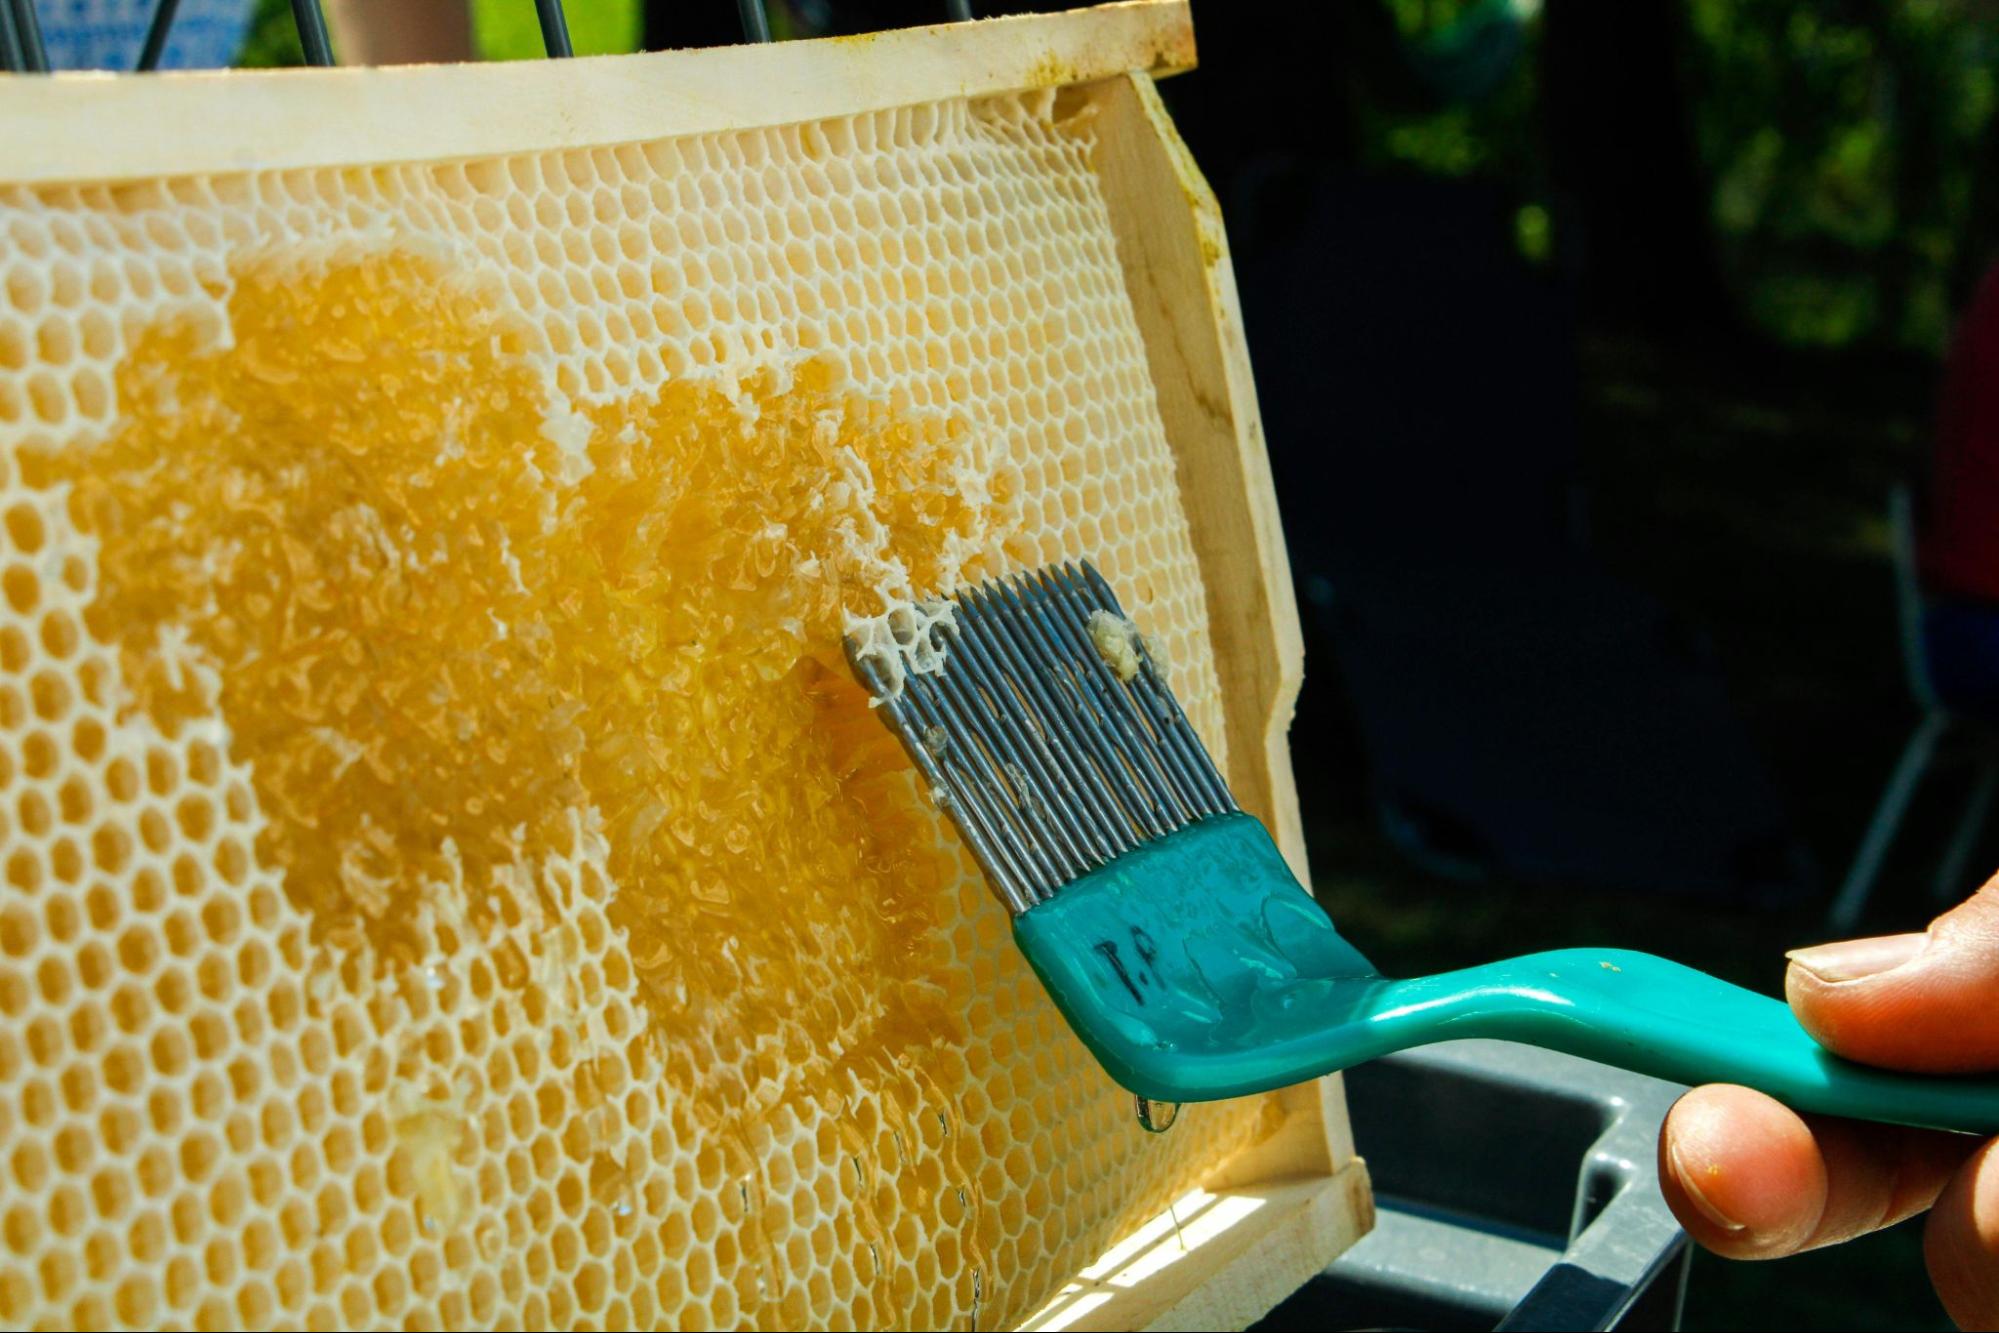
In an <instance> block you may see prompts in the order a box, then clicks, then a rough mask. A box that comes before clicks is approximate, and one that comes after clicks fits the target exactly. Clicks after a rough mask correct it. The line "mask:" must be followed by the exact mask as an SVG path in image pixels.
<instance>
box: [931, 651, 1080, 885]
mask: <svg viewBox="0 0 1999 1333" xmlns="http://www.w3.org/2000/svg"><path fill="white" fill-rule="evenodd" d="M949 674H950V671H949V669H948V668H946V669H945V670H944V671H942V672H940V673H938V674H937V675H936V676H929V677H922V678H919V679H920V683H918V681H915V680H913V681H910V682H905V683H904V685H903V694H904V695H905V696H906V697H909V698H911V699H913V700H914V701H915V702H916V703H917V705H918V706H919V708H920V709H921V711H922V712H925V713H927V714H929V715H930V717H929V719H928V720H929V721H930V722H931V724H932V725H935V726H937V727H938V728H939V730H940V731H941V732H942V733H943V734H944V735H945V736H947V737H950V738H951V742H952V743H951V747H950V749H949V750H948V751H946V753H945V754H943V755H940V756H938V762H939V763H943V764H951V763H954V762H955V763H956V764H958V765H959V766H961V767H968V768H970V769H971V771H972V775H973V777H974V778H975V779H978V780H980V786H981V788H982V790H983V791H984V792H985V793H986V794H987V795H988V796H989V797H990V798H991V799H992V801H993V804H994V805H995V806H996V807H997V810H996V814H997V815H998V816H999V817H1000V818H1002V819H1004V820H1005V821H1006V822H1007V824H1008V825H1009V826H1011V827H1012V828H1014V829H1015V830H1016V831H1017V832H1018V834H1019V837H1020V843H1021V851H1022V852H1023V853H1024V855H1025V857H1026V858H1027V859H1028V860H1029V861H1030V862H1031V863H1032V865H1033V868H1034V870H1035V872H1036V873H1037V874H1038V875H1039V876H1040V883H1043V884H1046V885H1048V886H1051V887H1052V886H1054V885H1057V884H1063V883H1066V882H1067V881H1069V880H1070V879H1073V878H1074V877H1075V875H1074V872H1072V871H1071V870H1070V869H1069V868H1068V867H1067V866H1066V865H1063V864H1060V862H1061V861H1062V860H1063V858H1062V857H1061V855H1060V852H1059V849H1058V846H1057V844H1056V841H1055V839H1054V837H1053V834H1054V830H1053V829H1052V828H1050V827H1049V826H1048V824H1047V822H1046V816H1045V815H1044V814H1042V813H1040V812H1038V811H1036V810H1034V809H1033V808H1032V806H1031V804H1030V802H1029V801H1027V800H1023V799H1021V795H1022V793H1021V791H1020V783H1019V782H1015V781H1011V780H1010V775H1009V774H1007V773H1006V772H1005V771H1004V763H1005V760H1004V757H1003V756H1002V755H1000V754H999V753H997V751H998V749H999V747H998V746H997V745H996V744H995V742H994V740H993V739H992V737H991V735H990V731H989V728H988V727H986V726H982V725H981V721H982V719H980V718H979V717H978V716H977V715H976V712H975V711H974V710H971V709H964V708H960V707H958V706H957V701H956V700H953V699H951V698H950V697H948V695H947V694H946V691H945V688H944V685H943V677H945V676H948V675H949ZM924 739H926V740H927V736H926V737H925V738H924ZM980 741H984V742H985V744H984V745H983V746H982V745H980V744H979V742H980ZM967 749H970V750H972V751H973V755H972V759H973V760H974V761H976V762H975V763H972V762H968V761H967V759H966V758H965V757H964V751H965V750H967ZM1009 793H1011V795H1009Z"/></svg>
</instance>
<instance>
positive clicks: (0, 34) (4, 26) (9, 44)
mask: <svg viewBox="0 0 1999 1333" xmlns="http://www.w3.org/2000/svg"><path fill="white" fill-rule="evenodd" d="M24 63H25V62H24V61H23V59H22V56H21V34H20V33H19V32H18V31H16V30H15V28H14V6H13V5H11V4H8V3H6V0H0V69H5V70H6V71H7V72H8V73H9V74H19V73H20V72H21V70H22V67H23V64H24Z"/></svg>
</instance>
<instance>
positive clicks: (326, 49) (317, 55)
mask: <svg viewBox="0 0 1999 1333" xmlns="http://www.w3.org/2000/svg"><path fill="white" fill-rule="evenodd" d="M292 22H293V23H295V24H297V25H298V44H299V46H300V48H301V49H303V50H304V52H305V63H306V64H308V65H331V64H332V63H333V43H332V42H331V41H330V40H328V38H327V36H326V14H325V12H324V11H322V10H321V9H320V7H319V0H292Z"/></svg>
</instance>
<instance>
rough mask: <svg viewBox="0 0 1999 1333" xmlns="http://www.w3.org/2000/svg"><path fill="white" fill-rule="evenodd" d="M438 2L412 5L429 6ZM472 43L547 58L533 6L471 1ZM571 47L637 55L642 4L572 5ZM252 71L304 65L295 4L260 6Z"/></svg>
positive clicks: (497, 53) (251, 44)
mask: <svg viewBox="0 0 1999 1333" xmlns="http://www.w3.org/2000/svg"><path fill="white" fill-rule="evenodd" d="M432 2H433V0H407V3H411V4H429V3H432ZM471 5H472V32H473V40H474V41H475V42H476V43H477V46H478V50H479V55H480V57H481V58H482V59H485V60H539V59H540V58H541V57H542V55H543V50H542V44H541V22H540V20H539V19H537V18H536V17H535V8H534V0H471ZM563 13H564V14H565V15H566V16H567V17H568V19H569V41H570V44H571V45H572V46H574V47H575V48H576V54H578V55H583V56H594V55H610V54H614V53H618V52H624V51H636V50H637V49H638V45H639V0H568V3H566V4H565V5H564V6H563ZM236 63H237V64H239V65H243V66H247V67H250V68H266V67H269V66H272V65H303V64H304V63H305V53H304V51H302V50H301V49H300V48H299V44H298V28H297V26H296V25H295V24H294V23H293V21H292V7H291V0H257V8H256V14H255V17H253V18H252V19H251V21H250V32H249V36H248V37H247V38H246V39H245V40H244V43H243V54H242V56H241V58H239V59H238V60H237V62H236Z"/></svg>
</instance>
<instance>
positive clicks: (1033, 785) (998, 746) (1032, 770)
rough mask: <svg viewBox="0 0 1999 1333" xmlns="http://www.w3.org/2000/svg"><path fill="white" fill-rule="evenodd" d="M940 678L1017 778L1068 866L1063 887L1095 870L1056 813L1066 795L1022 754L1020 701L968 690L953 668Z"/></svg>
mask: <svg viewBox="0 0 1999 1333" xmlns="http://www.w3.org/2000/svg"><path fill="white" fill-rule="evenodd" d="M963 640H964V636H963V635H962V634H959V635H957V636H954V637H953V638H952V639H949V640H947V642H950V643H962V642H963ZM935 679H936V688H937V691H938V693H940V694H942V695H943V696H945V697H946V698H947V699H948V700H949V701H950V702H951V703H952V704H953V705H955V706H956V707H957V708H958V710H959V711H960V712H962V713H964V714H966V715H967V716H969V717H971V718H972V720H973V724H974V725H975V726H976V727H977V728H978V730H979V735H980V737H981V738H982V739H983V740H984V741H985V742H986V745H987V746H988V747H989V748H990V749H992V750H994V751H995V752H997V753H998V755H999V758H1000V762H1001V764H1002V766H1003V767H1005V769H1006V772H1007V776H1008V777H1009V778H1011V779H1012V786H1013V787H1014V788H1015V790H1016V791H1017V792H1019V794H1020V796H1021V802H1020V804H1021V807H1022V809H1023V810H1024V811H1025V812H1026V813H1027V814H1028V815H1029V816H1030V817H1031V818H1032V819H1033V820H1034V822H1035V824H1036V825H1038V826H1039V827H1040V829H1041V836H1042V841H1043V843H1044V844H1046V846H1047V848H1048V850H1049V851H1050V853H1051V854H1053V855H1055V857H1056V859H1058V860H1059V861H1061V862H1062V864H1061V866H1060V867H1059V869H1060V871H1061V875H1060V879H1059V880H1058V882H1066V881H1068V880H1071V879H1074V878H1075V877H1076V876H1077V875H1079V874H1081V873H1082V872H1083V871H1085V870H1087V869H1089V868H1090V866H1091V865H1092V864H1093V861H1092V860H1091V858H1090V857H1089V855H1088V854H1087V853H1086V852H1085V851H1084V850H1083V849H1082V848H1081V847H1079V846H1078V845H1077V843H1076V840H1075V837H1074V835H1073V834H1072V832H1071V831H1070V828H1069V825H1068V823H1067V822H1066V821H1065V820H1063V819H1061V818H1058V817H1056V816H1055V814H1054V813H1052V812H1059V811H1060V810H1061V809H1062V806H1063V802H1062V801H1061V799H1060V797H1061V793H1060V792H1059V791H1056V790H1053V789H1050V788H1048V786H1047V782H1046V778H1045V775H1044V774H1043V773H1042V772H1041V771H1040V764H1039V762H1038V761H1037V760H1036V759H1034V758H1031V757H1030V756H1029V755H1024V754H1022V753H1021V750H1020V747H1019V746H1018V745H1016V744H1015V743H1014V738H1015V737H1016V736H1019V735H1022V734H1024V733H1026V732H1027V731H1028V730H1029V727H1027V726H1026V725H1024V719H1022V718H1020V717H1018V716H1009V711H1011V712H1012V713H1013V714H1018V713H1019V711H1020V702H1019V700H1017V699H1014V698H1013V697H1012V696H1010V695H1009V696H1006V697H1004V698H994V697H993V696H992V695H991V694H990V693H989V692H987V691H983V690H981V689H980V688H979V687H978V684H977V682H971V683H970V685H969V687H968V685H967V682H966V681H965V680H964V679H963V678H962V675H961V673H959V672H957V671H953V670H951V668H950V666H949V665H947V666H946V667H945V669H944V670H942V671H940V672H938V673H937V676H936V678H935ZM982 703H983V707H982V706H981V704H982ZM1009 705H1011V710H1009V707H1008V706H1009Z"/></svg>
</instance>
